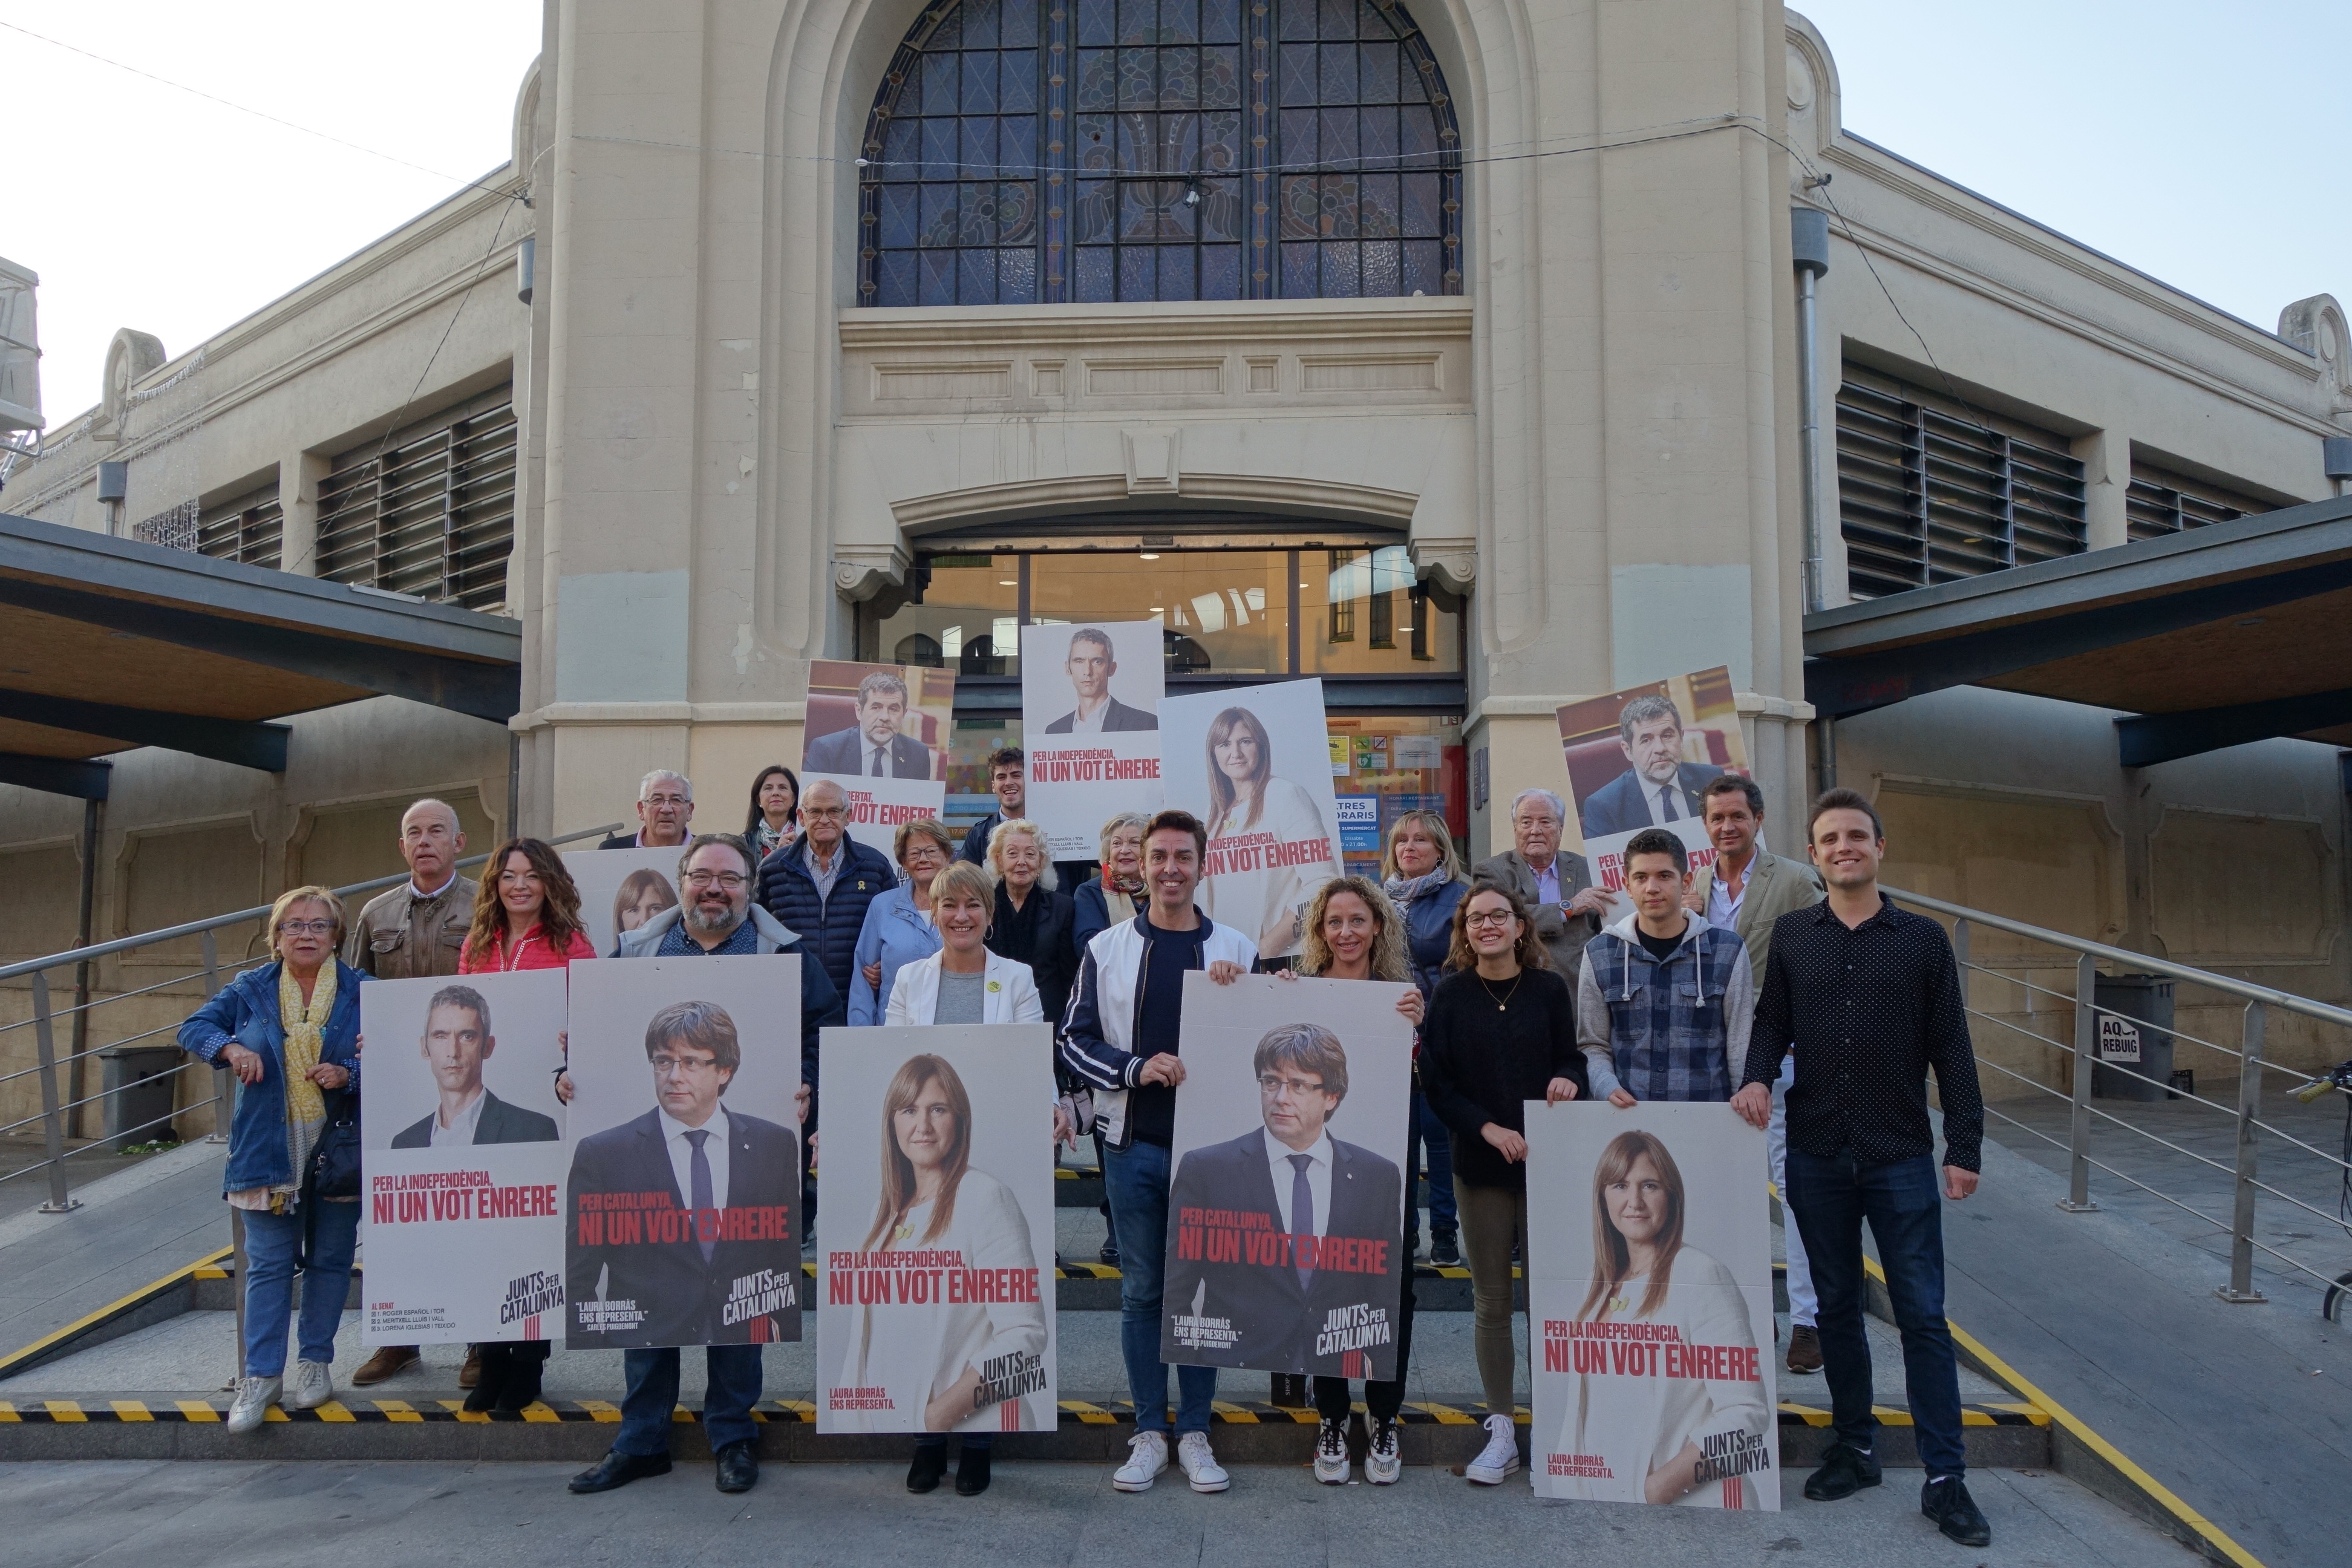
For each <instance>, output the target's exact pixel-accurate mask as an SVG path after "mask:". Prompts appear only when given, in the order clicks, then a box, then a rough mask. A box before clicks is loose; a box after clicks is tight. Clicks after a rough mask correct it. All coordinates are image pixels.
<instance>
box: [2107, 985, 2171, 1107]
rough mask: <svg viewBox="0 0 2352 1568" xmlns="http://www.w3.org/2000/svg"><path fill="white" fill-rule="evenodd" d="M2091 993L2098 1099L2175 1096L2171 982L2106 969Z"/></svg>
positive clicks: (2144, 1098)
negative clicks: (2095, 1026) (2094, 1008)
mask: <svg viewBox="0 0 2352 1568" xmlns="http://www.w3.org/2000/svg"><path fill="white" fill-rule="evenodd" d="M2092 996H2093V999H2094V1000H2095V1002H2097V1004H2098V1006H2099V1015H2098V1027H2099V1032H2098V1037H2097V1040H2096V1042H2095V1046H2094V1047H2093V1052H2092V1067H2091V1093H2092V1094H2093V1095H2094V1096H2095V1097H2096V1098H2098V1099H2100V1100H2169V1099H2171V1098H2172V1091H2171V1089H2170V1088H2169V1087H2168V1086H2169V1085H2170V1084H2171V1082H2172V982H2171V981H2169V980H2167V979H2165V978H2163V977H2162V976H2160V975H2155V974H2102V975H2100V976H2099V983H2098V984H2097V986H2096V987H2095V989H2094V991H2093V993H2092ZM2111 1063H2112V1064H2113V1065H2112V1066H2110V1065H2109V1064H2111ZM2118 1068H2128V1069H2129V1071H2128V1072H2126V1071H2119V1070H2117V1069H2118ZM2133 1073H2137V1074H2138V1075H2139V1076H2138V1077H2137V1078H2135V1077H2132V1076H2131V1074H2133ZM2149 1079H2154V1080H2155V1081H2154V1082H2149V1081H2147V1080H2149Z"/></svg>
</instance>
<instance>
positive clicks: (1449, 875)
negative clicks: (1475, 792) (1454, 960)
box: [1381, 811, 1470, 1268]
mask: <svg viewBox="0 0 2352 1568" xmlns="http://www.w3.org/2000/svg"><path fill="white" fill-rule="evenodd" d="M1381 876H1382V878H1383V880H1382V882H1381V891H1382V892H1384V893H1386V894H1388V896H1389V899H1390V900H1391V902H1393V903H1394V904H1395V905H1396V907H1397V910H1398V911H1399V912H1400V913H1401V914H1402V916H1403V917H1404V921H1403V923H1404V942H1405V956H1406V958H1407V959H1408V961H1409V962H1410V963H1412V981H1413V984H1416V985H1418V986H1420V987H1421V996H1422V1000H1423V1001H1424V1002H1426V1001H1427V1000H1429V996H1430V993H1432V992H1433V991H1434V990H1436V989H1437V977H1438V976H1439V975H1441V974H1443V973H1445V959H1446V952H1447V950H1448V948H1449V947H1450V946H1451V945H1452V942H1453V937H1454V906H1456V905H1458V904H1459V903H1461V902H1462V895H1463V894H1464V893H1466V892H1468V891H1469V890H1470V885H1469V883H1468V882H1466V881H1465V880H1464V879H1463V876H1462V858H1461V856H1460V855H1458V854H1457V853H1455V851H1454V834H1453V832H1452V830H1451V829H1449V828H1448V827H1447V826H1445V816H1444V813H1443V812H1436V811H1407V812H1402V813H1400V814H1399V815H1398V816H1397V819H1396V820H1395V821H1394V822H1392V823H1391V824H1390V825H1389V837H1388V849H1387V851H1386V852H1385V853H1384V854H1383V855H1382V856H1381ZM1419 1069H1420V1064H1419V1062H1418V1061H1416V1062H1415V1063H1414V1072H1413V1079H1412V1122H1411V1123H1410V1125H1411V1127H1412V1132H1411V1135H1410V1136H1409V1138H1408V1139H1407V1141H1406V1143H1405V1168H1406V1169H1408V1170H1416V1171H1417V1170H1419V1169H1420V1168H1421V1161H1422V1151H1423V1149H1424V1148H1425V1149H1427V1150H1428V1151H1429V1261H1430V1262H1431V1264H1432V1265H1433V1266H1434V1267H1436V1268H1460V1267H1461V1266H1462V1246H1461V1242H1460V1240H1459V1237H1460V1232H1461V1225H1460V1221H1459V1220H1458V1218H1457V1217H1456V1215H1455V1211H1454V1141H1453V1139H1452V1138H1450V1137H1449V1136H1447V1134H1446V1131H1445V1123H1444V1122H1443V1121H1439V1120H1438V1119H1437V1116H1436V1114H1435V1112H1433V1111H1432V1110H1430V1109H1429V1101H1428V1099H1427V1098H1426V1097H1425V1096H1424V1095H1423V1093H1422V1092H1421V1073H1420V1070H1419ZM1420 1220H1421V1215H1420V1213H1419V1211H1417V1210H1416V1211H1415V1212H1414V1213H1413V1214H1412V1215H1408V1216H1407V1219H1406V1224H1405V1251H1406V1253H1407V1254H1408V1255H1410V1254H1414V1253H1418V1252H1419V1251H1420V1250H1421V1224H1420Z"/></svg>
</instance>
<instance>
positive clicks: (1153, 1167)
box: [1062, 811, 1257, 1492]
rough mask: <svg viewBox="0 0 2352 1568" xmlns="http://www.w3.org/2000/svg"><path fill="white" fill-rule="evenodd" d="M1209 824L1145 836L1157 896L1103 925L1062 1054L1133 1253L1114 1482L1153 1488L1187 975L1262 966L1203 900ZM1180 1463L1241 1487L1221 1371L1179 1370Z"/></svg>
mask: <svg viewBox="0 0 2352 1568" xmlns="http://www.w3.org/2000/svg"><path fill="white" fill-rule="evenodd" d="M1208 840H1209V835H1208V830H1207V829H1206V828H1204V827H1202V826H1201V822H1200V819H1199V818H1198V817H1195V816H1192V814H1191V813H1190V812H1183V811H1163V812H1161V813H1160V815H1159V816H1155V817H1153V818H1152V819H1151V824H1150V826H1149V827H1148V828H1146V829H1145V831H1144V835H1143V877H1144V880H1145V882H1146V883H1147V884H1149V886H1150V889H1151V901H1150V904H1149V905H1148V906H1147V907H1146V908H1145V909H1144V910H1142V912H1141V913H1139V914H1138V915H1137V916H1136V917H1135V918H1134V919H1133V920H1131V921H1126V922H1124V923H1122V924H1119V925H1115V926H1111V927H1109V928H1108V929H1107V930H1104V931H1098V932H1097V933H1096V935H1095V938H1094V940H1093V941H1092V942H1088V943H1087V953H1086V959H1085V961H1084V962H1083V963H1081V964H1080V966H1079V969H1078V983H1077V985H1076V988H1075V989H1074V990H1073V991H1072V992H1071V994H1070V1011H1069V1016H1068V1017H1067V1018H1066V1019H1065V1020H1064V1023H1063V1026H1062V1061H1063V1063H1064V1065H1066V1067H1068V1068H1069V1069H1070V1070H1071V1071H1072V1072H1073V1073H1075V1074H1076V1075H1077V1077H1078V1078H1079V1079H1083V1080H1084V1081H1085V1082H1086V1084H1087V1087H1088V1088H1089V1089H1091V1090H1092V1091H1093V1095H1094V1103H1095V1115H1096V1119H1097V1121H1099V1122H1100V1124H1101V1126H1102V1131H1103V1144H1104V1152H1103V1186H1104V1190H1105V1191H1106V1192H1107V1193H1108V1195H1109V1197H1110V1210H1111V1222H1112V1224H1113V1226H1115V1227H1116V1228H1117V1230H1118V1235H1119V1237H1121V1238H1122V1246H1121V1247H1120V1249H1119V1252H1120V1257H1119V1268H1120V1275H1119V1296H1118V1310H1119V1325H1118V1329H1119V1350H1120V1352H1121V1353H1122V1355H1123V1356H1124V1357H1125V1359H1126V1362H1127V1382H1128V1388H1129V1392H1130V1393H1131V1394H1133V1395H1134V1398H1135V1426H1136V1434H1135V1436H1134V1438H1133V1439H1132V1441H1131V1442H1130V1444H1129V1451H1128V1460H1127V1463H1125V1464H1124V1465H1122V1466H1120V1467H1119V1468H1118V1473H1117V1474H1116V1475H1114V1476H1112V1478H1111V1485H1112V1486H1114V1487H1117V1488H1118V1489H1119V1490H1120V1491H1124V1492H1139V1491H1145V1490H1148V1489H1150V1486H1151V1483H1152V1481H1153V1480H1154V1479H1156V1478H1157V1477H1158V1476H1159V1474H1160V1471H1162V1470H1164V1469H1166V1468H1168V1367H1167V1364H1166V1363H1163V1362H1162V1361H1161V1360H1160V1287H1161V1283H1162V1275H1163V1271H1164V1270H1165V1268H1166V1267H1167V1258H1168V1250H1167V1248H1168V1239H1167V1238H1168V1176H1169V1145H1170V1143H1171V1142H1172V1141H1173V1139H1174V1135H1175V1127H1176V1086H1177V1085H1178V1084H1181V1083H1182V1082H1183V1081H1184V1064H1183V1062H1182V1061H1181V1060H1180V1059H1179V1058H1178V1057H1177V1054H1176V1053H1177V1047H1178V1037H1179V1035H1180V1033H1181V1028H1182V1024H1183V1008H1184V973H1185V971H1187V970H1192V969H1205V970H1207V971H1208V972H1209V977H1210V978H1211V979H1212V980H1214V981H1215V982H1216V983H1217V984H1220V985H1229V984H1233V982H1234V980H1235V979H1237V978H1239V977H1240V976H1241V975H1243V974H1245V973H1248V972H1249V967H1250V964H1251V963H1252V962H1253V961H1254V960H1255V958H1256V957H1257V938H1256V934H1255V932H1250V931H1238V930H1235V929H1233V928H1231V927H1227V926H1221V925H1217V924H1215V923H1213V921H1210V920H1209V918H1208V917H1207V916H1206V915H1203V914H1202V913H1201V911H1200V910H1198V909H1196V908H1194V907H1193V903H1192V894H1193V891H1194V889H1197V888H1198V887H1199V886H1200V882H1201V858H1202V856H1203V855H1204V854H1205V853H1207V850H1208ZM1176 1388H1177V1408H1176V1460H1177V1463H1178V1464H1180V1465H1181V1466H1182V1467H1183V1468H1184V1475H1185V1479H1188V1480H1189V1481H1191V1482H1192V1489H1193V1490H1194V1491H1196V1492H1221V1491H1223V1490H1224V1489H1226V1488H1227V1487H1228V1486H1230V1485H1232V1482H1231V1480H1230V1479H1228V1478H1227V1476H1226V1475H1225V1472H1224V1470H1223V1468H1221V1467H1220V1466H1219V1465H1218V1464H1217V1458H1216V1455H1215V1454H1213V1452H1211V1451H1210V1447H1209V1407H1210V1403H1211V1401H1213V1400H1214V1399H1215V1398H1216V1396H1217V1373H1216V1369H1215V1368H1214V1367H1205V1366H1180V1367H1178V1368H1177V1369H1176Z"/></svg>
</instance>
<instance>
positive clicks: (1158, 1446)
mask: <svg viewBox="0 0 2352 1568" xmlns="http://www.w3.org/2000/svg"><path fill="white" fill-rule="evenodd" d="M1166 1468H1168V1438H1167V1436H1166V1435H1165V1434H1163V1433H1159V1432H1138V1433H1137V1434H1136V1435H1135V1436H1132V1437H1129V1439H1128V1440H1127V1463H1125V1464H1123V1465H1121V1466H1120V1467H1119V1468H1118V1470H1117V1471H1116V1472H1115V1473H1114V1474H1113V1475H1112V1476H1111V1478H1110V1484H1111V1485H1112V1486H1114V1487H1117V1488H1118V1489H1119V1490H1120V1491H1123V1492H1148V1491H1150V1489H1151V1483H1152V1482H1153V1481H1155V1480H1157V1479H1160V1471H1162V1470H1164V1469H1166Z"/></svg>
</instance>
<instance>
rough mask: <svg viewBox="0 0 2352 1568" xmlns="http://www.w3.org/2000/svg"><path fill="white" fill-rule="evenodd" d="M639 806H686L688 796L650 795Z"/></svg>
mask: <svg viewBox="0 0 2352 1568" xmlns="http://www.w3.org/2000/svg"><path fill="white" fill-rule="evenodd" d="M638 804H639V805H685V804H686V796H684V795H647V796H646V798H645V799H644V800H642V801H640V802H639V803H638Z"/></svg>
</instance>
